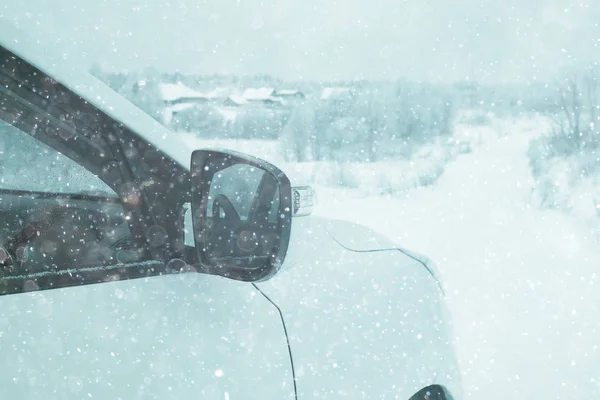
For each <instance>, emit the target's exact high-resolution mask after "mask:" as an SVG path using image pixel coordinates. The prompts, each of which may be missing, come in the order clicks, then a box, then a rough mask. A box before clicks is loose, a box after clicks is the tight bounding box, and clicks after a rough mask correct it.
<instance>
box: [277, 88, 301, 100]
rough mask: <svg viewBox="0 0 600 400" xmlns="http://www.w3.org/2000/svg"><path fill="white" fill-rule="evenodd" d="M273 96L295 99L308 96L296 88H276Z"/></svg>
mask: <svg viewBox="0 0 600 400" xmlns="http://www.w3.org/2000/svg"><path fill="white" fill-rule="evenodd" d="M273 96H275V97H279V98H284V99H294V100H304V99H305V98H306V96H304V93H302V92H301V91H299V90H295V89H281V90H275V92H274V93H273Z"/></svg>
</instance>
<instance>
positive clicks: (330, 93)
mask: <svg viewBox="0 0 600 400" xmlns="http://www.w3.org/2000/svg"><path fill="white" fill-rule="evenodd" d="M348 93H350V88H345V87H327V88H325V89H323V92H322V93H321V99H322V100H329V99H335V98H337V97H340V96H341V95H344V94H348Z"/></svg>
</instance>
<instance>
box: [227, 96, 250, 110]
mask: <svg viewBox="0 0 600 400" xmlns="http://www.w3.org/2000/svg"><path fill="white" fill-rule="evenodd" d="M246 103H248V100H246V99H245V98H244V97H243V96H240V95H236V94H232V95H230V96H227V98H226V99H225V100H224V101H223V105H224V106H225V107H241V106H243V105H244V104H246Z"/></svg>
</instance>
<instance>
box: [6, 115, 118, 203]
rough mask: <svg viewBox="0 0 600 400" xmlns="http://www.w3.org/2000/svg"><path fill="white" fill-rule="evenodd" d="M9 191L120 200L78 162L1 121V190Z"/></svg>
mask: <svg viewBox="0 0 600 400" xmlns="http://www.w3.org/2000/svg"><path fill="white" fill-rule="evenodd" d="M5 189H12V190H24V191H37V192H50V193H81V194H83V193H90V194H92V193H96V194H102V195H105V196H106V195H108V196H112V197H117V194H116V193H115V192H114V190H112V189H111V188H110V187H109V186H108V185H107V184H106V183H104V182H103V181H102V180H101V179H100V178H99V177H97V176H96V175H94V174H93V173H91V172H90V171H88V170H87V169H85V168H83V167H82V166H80V165H79V164H77V163H76V162H75V161H73V160H71V159H70V158H68V157H67V156H65V155H64V154H61V153H60V152H58V151H57V150H55V149H53V148H51V147H50V146H48V145H46V144H45V143H43V142H41V141H39V140H38V139H36V138H35V137H33V136H31V135H29V134H27V133H24V132H22V131H21V130H20V129H18V128H16V127H15V126H13V125H11V124H10V123H8V122H7V121H4V120H0V190H5Z"/></svg>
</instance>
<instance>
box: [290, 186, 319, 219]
mask: <svg viewBox="0 0 600 400" xmlns="http://www.w3.org/2000/svg"><path fill="white" fill-rule="evenodd" d="M315 205H316V197H315V191H314V190H313V188H312V187H311V186H293V187H292V207H293V210H292V217H304V216H307V215H310V214H312V212H313V209H314V207H315Z"/></svg>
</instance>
